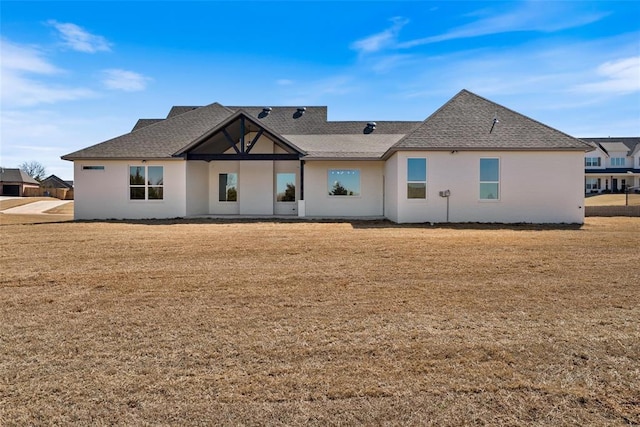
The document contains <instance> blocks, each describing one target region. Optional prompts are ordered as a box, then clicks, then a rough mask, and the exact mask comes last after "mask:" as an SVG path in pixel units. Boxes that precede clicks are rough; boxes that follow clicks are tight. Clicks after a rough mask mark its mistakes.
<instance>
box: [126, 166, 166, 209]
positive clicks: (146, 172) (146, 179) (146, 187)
mask: <svg viewBox="0 0 640 427" xmlns="http://www.w3.org/2000/svg"><path fill="white" fill-rule="evenodd" d="M131 168H143V169H144V184H131ZM149 168H162V184H149ZM164 169H165V167H164V166H162V165H129V167H128V168H127V192H128V193H129V194H128V197H127V198H128V200H129V201H130V202H154V203H157V202H163V201H164V175H165V174H164ZM149 187H154V188H161V189H162V198H159V199H150V198H149ZM132 188H144V199H132V198H131V189H132Z"/></svg>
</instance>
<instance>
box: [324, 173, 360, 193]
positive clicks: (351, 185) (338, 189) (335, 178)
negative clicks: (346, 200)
mask: <svg viewBox="0 0 640 427" xmlns="http://www.w3.org/2000/svg"><path fill="white" fill-rule="evenodd" d="M327 175H328V180H327V187H328V190H329V195H330V196H359V195H360V171H359V170H357V169H329V173H328V174H327Z"/></svg>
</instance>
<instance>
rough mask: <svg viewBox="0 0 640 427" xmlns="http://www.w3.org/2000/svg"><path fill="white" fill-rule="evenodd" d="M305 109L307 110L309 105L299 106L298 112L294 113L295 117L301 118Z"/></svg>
mask: <svg viewBox="0 0 640 427" xmlns="http://www.w3.org/2000/svg"><path fill="white" fill-rule="evenodd" d="M305 111H307V107H298V109H297V110H296V112H295V113H294V114H293V118H294V119H299V118H300V117H302V115H303V114H304V112H305Z"/></svg>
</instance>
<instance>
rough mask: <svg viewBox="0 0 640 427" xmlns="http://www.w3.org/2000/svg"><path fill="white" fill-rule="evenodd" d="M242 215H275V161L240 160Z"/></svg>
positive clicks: (239, 193) (239, 178) (239, 196)
mask: <svg viewBox="0 0 640 427" xmlns="http://www.w3.org/2000/svg"><path fill="white" fill-rule="evenodd" d="M238 182H239V190H238V198H239V199H240V215H273V197H274V196H273V187H274V184H273V161H261V160H249V161H244V162H240V175H239V176H238Z"/></svg>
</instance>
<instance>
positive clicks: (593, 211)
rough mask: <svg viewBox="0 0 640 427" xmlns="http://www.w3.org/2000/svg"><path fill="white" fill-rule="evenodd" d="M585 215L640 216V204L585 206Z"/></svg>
mask: <svg viewBox="0 0 640 427" xmlns="http://www.w3.org/2000/svg"><path fill="white" fill-rule="evenodd" d="M584 215H585V216H640V206H585V208H584Z"/></svg>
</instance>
